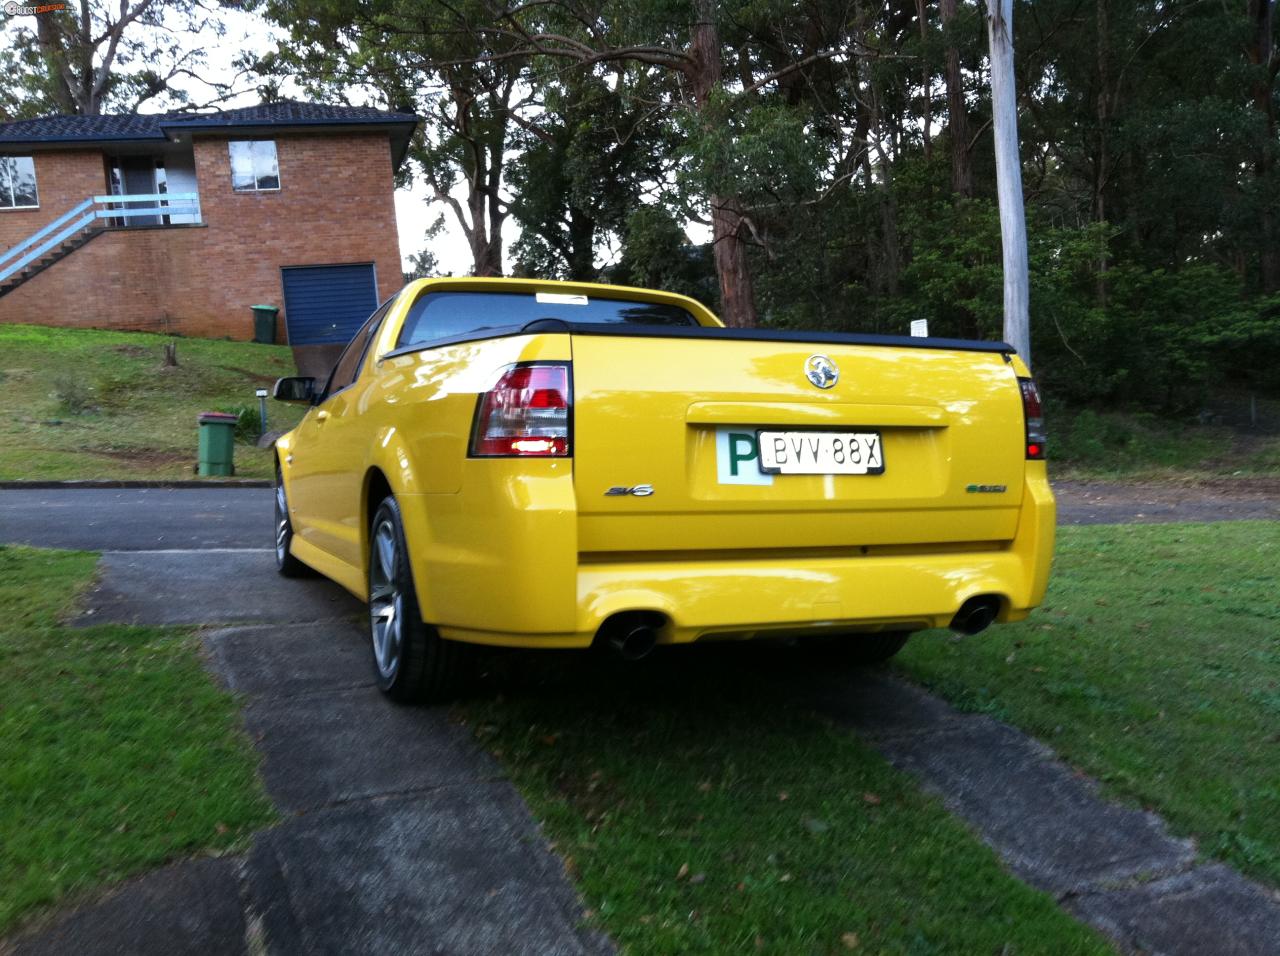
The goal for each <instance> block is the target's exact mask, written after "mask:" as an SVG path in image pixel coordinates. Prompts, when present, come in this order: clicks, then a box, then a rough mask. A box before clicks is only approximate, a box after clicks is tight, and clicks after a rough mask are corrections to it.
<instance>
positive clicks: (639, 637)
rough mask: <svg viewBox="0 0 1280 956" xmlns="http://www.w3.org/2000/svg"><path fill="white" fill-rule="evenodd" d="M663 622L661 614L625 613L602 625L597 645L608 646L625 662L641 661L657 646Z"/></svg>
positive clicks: (645, 612) (597, 635)
mask: <svg viewBox="0 0 1280 956" xmlns="http://www.w3.org/2000/svg"><path fill="white" fill-rule="evenodd" d="M662 620H663V619H662V615H660V614H655V613H650V612H647V611H625V612H623V613H621V614H617V615H615V616H613V617H611V618H609V620H607V621H605V622H604V624H602V625H600V630H599V631H598V632H597V634H596V644H597V645H598V646H599V645H604V646H607V647H608V648H609V649H610V650H612V651H613V652H614V653H615V654H617V655H618V656H619V657H620V658H622V659H623V660H624V661H638V660H641V659H642V658H645V657H648V656H649V655H650V654H651V653H652V652H653V649H654V647H655V646H656V645H657V643H658V630H659V628H660V627H661V626H662Z"/></svg>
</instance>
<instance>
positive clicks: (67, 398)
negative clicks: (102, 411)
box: [53, 375, 94, 415]
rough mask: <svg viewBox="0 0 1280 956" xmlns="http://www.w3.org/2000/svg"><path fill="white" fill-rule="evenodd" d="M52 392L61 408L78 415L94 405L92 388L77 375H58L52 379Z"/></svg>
mask: <svg viewBox="0 0 1280 956" xmlns="http://www.w3.org/2000/svg"><path fill="white" fill-rule="evenodd" d="M53 394H54V396H55V397H56V398H57V399H58V402H59V404H61V405H62V407H63V409H64V410H66V411H68V412H71V413H72V414H75V415H79V414H81V413H82V412H87V411H89V410H90V409H91V408H93V407H94V404H93V398H94V395H93V389H91V388H90V387H89V386H88V385H86V384H85V382H84V379H82V378H81V377H80V376H78V375H60V376H58V377H57V378H55V379H54V380H53Z"/></svg>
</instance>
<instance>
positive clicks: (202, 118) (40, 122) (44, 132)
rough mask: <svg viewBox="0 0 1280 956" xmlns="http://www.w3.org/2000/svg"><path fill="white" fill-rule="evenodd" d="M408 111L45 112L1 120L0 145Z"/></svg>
mask: <svg viewBox="0 0 1280 956" xmlns="http://www.w3.org/2000/svg"><path fill="white" fill-rule="evenodd" d="M417 120H418V117H416V116H414V115H413V114H412V113H397V112H392V111H389V110H379V109H375V108H373V107H370V106H331V105H329V104H326V103H303V102H299V101H296V100H284V101H281V102H278V103H259V104H258V105H257V106H247V107H243V108H240V109H232V110H221V111H218V112H211V113H190V112H182V111H173V112H169V113H139V114H130V115H113V116H47V117H42V118H40V119H29V120H16V121H14V122H12V123H0V145H4V144H5V143H13V144H16V143H39V142H50V143H65V142H77V141H78V142H103V141H112V140H137V139H142V140H146V139H164V138H166V136H165V131H166V130H171V129H211V128H218V127H236V126H282V127H283V126H316V125H327V124H334V125H346V124H349V123H357V124H363V123H371V124H377V123H387V124H392V123H416V122H417Z"/></svg>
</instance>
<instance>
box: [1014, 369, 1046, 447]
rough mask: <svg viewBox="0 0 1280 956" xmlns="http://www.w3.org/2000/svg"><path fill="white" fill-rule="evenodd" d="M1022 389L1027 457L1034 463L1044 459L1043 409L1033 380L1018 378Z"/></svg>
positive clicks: (1038, 391) (1038, 390)
mask: <svg viewBox="0 0 1280 956" xmlns="http://www.w3.org/2000/svg"><path fill="white" fill-rule="evenodd" d="M1018 386H1019V387H1020V388H1021V389H1022V414H1023V417H1024V418H1025V419H1026V422H1027V457H1028V458H1030V459H1033V460H1035V461H1042V460H1043V459H1044V445H1045V432H1044V408H1043V406H1041V404H1040V389H1038V388H1036V382H1035V379H1032V378H1020V379H1018Z"/></svg>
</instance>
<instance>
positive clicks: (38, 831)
mask: <svg viewBox="0 0 1280 956" xmlns="http://www.w3.org/2000/svg"><path fill="white" fill-rule="evenodd" d="M96 560H97V559H96V556H95V555H93V554H86V553H82V552H67V551H42V550H35V549H32V548H20V547H3V546H0V935H3V934H4V933H6V932H8V931H11V930H12V929H13V928H14V927H15V925H16V924H17V922H18V920H19V919H20V918H22V917H24V916H27V915H30V914H32V913H34V912H36V911H37V910H38V909H39V908H40V907H41V906H42V905H45V904H50V903H54V902H57V901H58V900H60V899H62V898H64V897H66V896H68V895H69V894H74V893H77V892H80V891H86V890H90V889H92V888H94V887H97V886H101V885H103V884H106V883H110V882H113V881H115V880H119V879H121V878H123V877H126V876H128V875H129V874H131V873H135V872H137V871H140V870H143V869H146V868H148V867H151V866H155V865H157V864H160V863H163V862H165V861H166V860H170V859H173V858H176V857H181V856H185V855H188V854H192V853H196V852H199V851H202V850H206V849H222V848H226V847H232V846H235V845H237V844H238V843H240V842H242V841H243V840H244V838H245V836H246V835H247V834H249V833H250V832H252V831H253V830H256V829H258V828H260V827H262V826H264V825H266V824H269V823H271V822H272V821H273V819H274V811H273V810H272V809H271V806H270V804H269V803H268V802H267V799H266V797H265V795H264V793H263V791H262V788H261V785H260V783H259V781H258V778H257V775H256V765H257V758H256V756H255V755H254V752H253V750H252V748H251V746H250V744H249V742H248V740H247V739H246V738H245V737H244V736H243V734H242V732H241V731H240V727H239V722H238V717H237V712H236V706H235V703H234V701H233V700H232V698H231V697H230V696H229V695H227V694H226V693H224V692H222V691H221V690H219V689H218V688H217V687H216V686H215V685H214V684H213V682H212V681H211V680H210V678H209V676H208V675H207V674H206V673H205V671H204V669H203V668H202V667H201V665H200V662H199V659H198V657H197V647H196V643H195V639H194V638H193V637H192V635H191V634H190V632H188V631H185V630H177V629H172V628H153V627H147V628H144V627H120V626H113V625H101V626H96V627H90V628H69V627H62V626H59V625H58V623H57V622H58V619H59V617H60V616H61V615H64V614H66V613H67V612H68V611H69V610H70V609H71V608H72V606H73V605H74V603H75V601H76V598H77V596H78V595H79V593H80V592H81V591H82V590H83V589H84V587H85V586H86V585H87V584H88V583H89V581H90V580H91V578H92V576H93V569H94V565H95V563H96Z"/></svg>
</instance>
